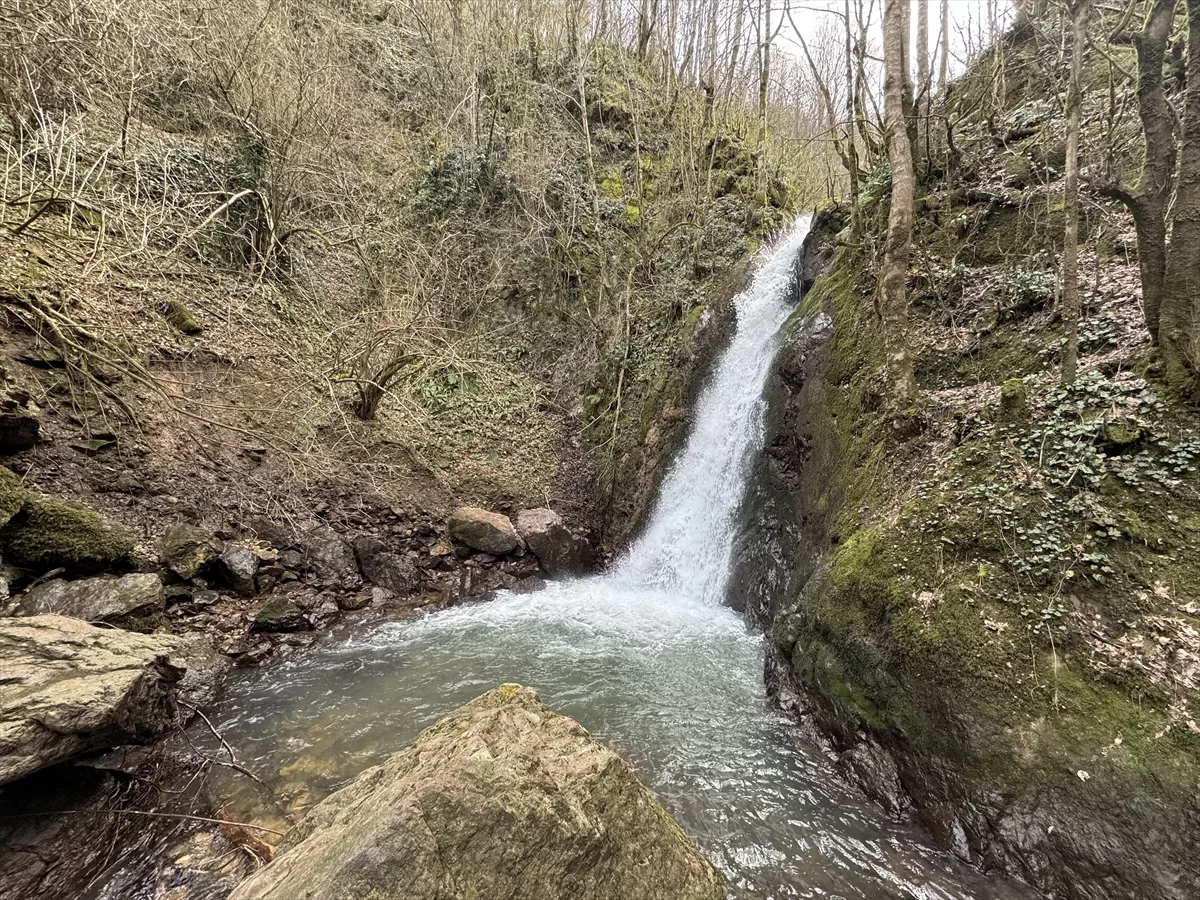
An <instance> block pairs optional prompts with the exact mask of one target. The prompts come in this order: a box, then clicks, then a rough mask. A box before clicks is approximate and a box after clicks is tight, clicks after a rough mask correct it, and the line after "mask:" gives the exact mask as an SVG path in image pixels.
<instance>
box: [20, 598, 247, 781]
mask: <svg viewBox="0 0 1200 900" xmlns="http://www.w3.org/2000/svg"><path fill="white" fill-rule="evenodd" d="M226 667H227V662H226V661H225V660H223V659H221V658H218V657H216V656H215V655H214V654H213V653H212V652H211V649H210V648H208V647H205V646H203V645H200V644H194V643H193V642H190V641H187V640H185V639H183V638H178V637H171V636H167V635H144V634H133V633H131V632H128V631H121V630H118V629H111V628H96V627H95V626H92V625H88V624H87V623H86V622H82V621H80V620H79V619H71V618H67V617H65V616H54V615H42V616H31V617H29V618H12V619H4V620H0V672H3V677H2V679H0V784H4V783H6V782H9V781H13V780H14V779H17V778H21V777H23V776H25V775H28V774H30V773H32V772H36V771H37V770H39V769H42V768H45V767H46V766H50V765H53V764H54V763H58V762H63V761H64V760H67V759H70V758H72V757H74V756H78V755H79V754H81V753H86V752H89V751H93V750H101V749H105V748H108V747H115V746H118V745H120V744H127V743H147V742H149V741H152V740H155V739H156V738H158V737H160V736H161V735H162V734H163V733H165V732H166V731H167V730H168V729H170V728H172V727H173V726H174V725H175V723H176V714H177V706H176V703H177V700H178V698H179V695H180V692H181V691H188V690H190V691H191V694H190V695H189V696H190V697H191V698H192V700H193V701H194V702H205V701H206V700H208V699H209V698H211V696H212V691H213V690H214V689H215V683H216V680H217V679H218V678H219V676H220V674H221V673H222V672H223V671H224V670H225V668H226ZM190 669H194V670H195V676H196V677H195V678H194V679H192V684H191V685H188V684H187V682H186V680H185V674H187V673H188V671H189V670H190Z"/></svg>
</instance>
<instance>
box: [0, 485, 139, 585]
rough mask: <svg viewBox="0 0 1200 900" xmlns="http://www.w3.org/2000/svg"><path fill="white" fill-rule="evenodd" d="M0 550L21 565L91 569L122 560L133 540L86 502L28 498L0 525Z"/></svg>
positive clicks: (76, 571) (124, 561) (74, 571)
mask: <svg viewBox="0 0 1200 900" xmlns="http://www.w3.org/2000/svg"><path fill="white" fill-rule="evenodd" d="M0 551H2V552H3V554H4V558H5V559H6V560H8V561H10V562H12V563H14V564H16V565H18V566H21V567H22V568H26V569H35V570H36V569H43V570H45V569H56V568H59V567H61V568H64V569H66V570H67V571H68V572H69V573H71V574H90V573H94V572H99V571H102V570H104V569H110V568H116V567H120V566H123V565H125V564H127V563H128V562H129V557H130V555H131V554H132V553H133V541H132V539H131V538H130V537H129V536H128V535H127V534H125V533H124V532H121V531H118V530H116V529H114V528H111V527H109V526H108V525H106V524H105V523H104V521H103V520H102V519H101V518H100V516H98V515H97V514H96V513H95V512H93V511H92V510H90V509H88V508H86V507H83V506H76V505H75V504H71V503H63V502H60V501H57V500H40V499H30V500H27V501H26V502H25V504H24V506H23V507H22V509H21V513H20V514H19V515H17V516H14V517H13V518H12V519H11V520H10V521H9V522H8V524H7V525H5V527H4V528H3V529H2V530H0Z"/></svg>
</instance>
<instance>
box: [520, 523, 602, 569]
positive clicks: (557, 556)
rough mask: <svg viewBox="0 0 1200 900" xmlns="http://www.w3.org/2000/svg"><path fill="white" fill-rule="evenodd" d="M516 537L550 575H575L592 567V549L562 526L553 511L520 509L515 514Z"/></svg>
mask: <svg viewBox="0 0 1200 900" xmlns="http://www.w3.org/2000/svg"><path fill="white" fill-rule="evenodd" d="M517 534H518V535H520V537H521V540H523V541H524V542H525V546H526V547H528V548H529V549H530V551H531V552H532V553H533V555H534V556H536V557H537V558H538V562H540V563H541V564H542V568H543V569H545V570H546V571H547V572H549V573H551V574H552V575H558V574H575V573H579V572H583V571H586V570H587V568H588V567H589V566H590V565H591V548H590V547H589V546H588V544H587V541H585V540H583V539H581V538H577V537H576V536H575V535H573V534H572V533H571V532H570V531H568V530H567V527H566V526H565V525H564V524H563V520H562V517H561V516H559V514H558V513H556V512H555V511H554V510H552V509H549V508H546V507H543V508H541V509H523V510H521V511H520V512H519V513H517Z"/></svg>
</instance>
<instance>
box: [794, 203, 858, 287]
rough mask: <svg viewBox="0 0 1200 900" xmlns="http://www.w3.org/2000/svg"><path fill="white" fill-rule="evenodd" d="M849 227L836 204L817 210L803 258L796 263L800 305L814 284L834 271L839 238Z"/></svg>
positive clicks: (843, 214)
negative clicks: (839, 233) (839, 234)
mask: <svg viewBox="0 0 1200 900" xmlns="http://www.w3.org/2000/svg"><path fill="white" fill-rule="evenodd" d="M847 224H848V217H847V215H846V212H845V210H843V209H842V208H841V207H840V206H837V205H836V204H830V205H827V206H823V207H822V208H821V209H819V210H817V213H816V215H814V216H813V218H812V222H811V223H810V224H809V228H808V234H807V235H806V236H805V238H804V242H803V243H802V244H801V245H800V255H799V257H797V259H796V274H795V285H794V288H793V289H794V291H795V295H794V297H793V301H799V299H800V298H801V297H803V296H804V295H805V294H807V293H808V290H809V288H811V287H812V286H813V282H815V281H816V280H817V278H818V277H819V276H821V275H824V274H825V273H826V272H828V271H829V270H830V269H831V268H832V267H833V258H834V256H835V255H836V253H837V235H838V232H840V231H841V230H842V229H843V228H845V227H846V225H847Z"/></svg>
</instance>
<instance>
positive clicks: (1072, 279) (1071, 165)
mask: <svg viewBox="0 0 1200 900" xmlns="http://www.w3.org/2000/svg"><path fill="white" fill-rule="evenodd" d="M1067 13H1068V16H1069V18H1070V21H1071V73H1070V80H1069V82H1068V84H1067V166H1066V168H1067V171H1066V188H1065V190H1066V198H1065V207H1066V209H1065V212H1066V220H1067V221H1066V226H1065V229H1064V234H1063V264H1062V273H1063V274H1062V277H1063V290H1062V314H1063V320H1064V322H1065V323H1066V329H1067V334H1066V346H1065V348H1064V349H1063V358H1062V381H1063V383H1064V384H1070V383H1071V382H1072V381H1074V380H1075V369H1076V367H1077V365H1078V363H1079V119H1080V112H1081V107H1082V106H1083V96H1082V88H1083V86H1082V78H1083V50H1084V44H1085V43H1086V35H1087V13H1088V0H1068V3H1067Z"/></svg>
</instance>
